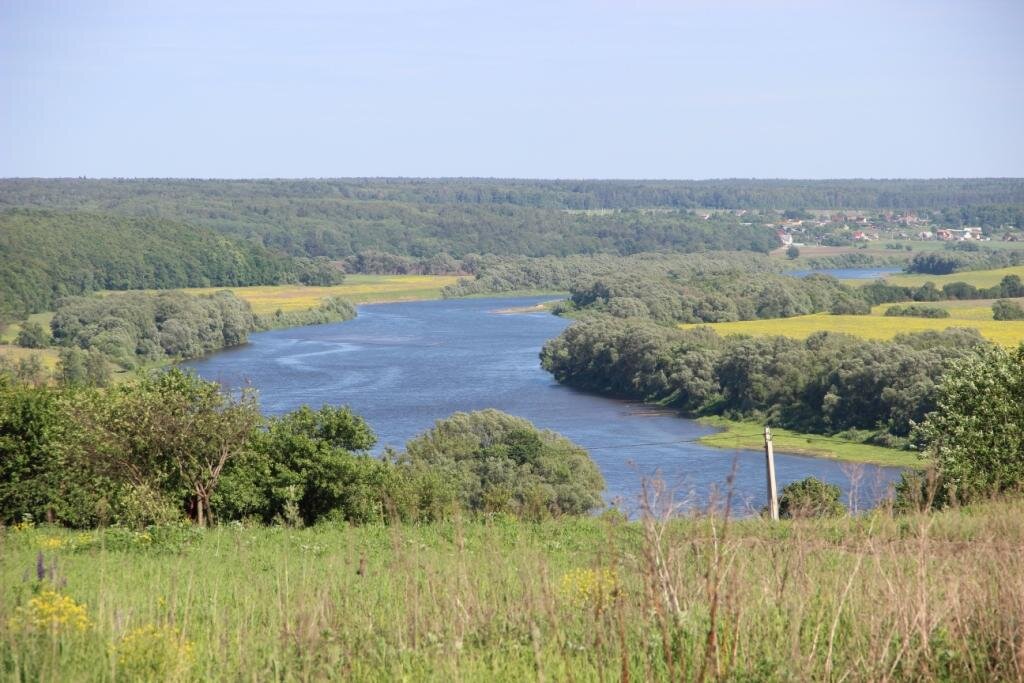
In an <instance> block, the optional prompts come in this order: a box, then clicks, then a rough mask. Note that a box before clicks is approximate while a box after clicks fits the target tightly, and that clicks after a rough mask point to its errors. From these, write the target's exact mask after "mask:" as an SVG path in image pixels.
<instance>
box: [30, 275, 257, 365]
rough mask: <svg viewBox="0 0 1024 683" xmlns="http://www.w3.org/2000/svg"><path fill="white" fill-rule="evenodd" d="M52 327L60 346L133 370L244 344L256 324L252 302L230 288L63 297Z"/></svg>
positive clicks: (51, 324)
mask: <svg viewBox="0 0 1024 683" xmlns="http://www.w3.org/2000/svg"><path fill="white" fill-rule="evenodd" d="M50 327H51V329H52V330H53V337H54V339H55V340H56V341H57V342H58V343H60V344H63V345H65V346H70V347H77V348H81V349H89V350H91V349H95V350H97V351H99V352H101V353H102V354H103V355H105V356H107V357H108V358H110V359H111V360H113V361H114V362H116V363H118V364H119V365H121V366H122V367H125V368H133V367H135V366H136V365H137V364H138V363H139V362H148V361H157V360H163V359H166V358H191V357H195V356H200V355H202V354H204V353H207V352H209V351H213V350H216V349H220V348H224V347H228V346H236V345H238V344H242V343H244V342H245V341H246V338H247V336H248V334H249V332H250V331H251V330H252V329H254V327H255V323H254V321H253V316H252V313H251V311H250V309H249V306H248V304H246V303H245V302H243V301H241V300H240V299H238V298H237V297H235V296H234V295H233V294H231V293H230V292H216V293H214V294H211V295H208V296H190V295H188V294H184V293H182V292H160V293H156V294H147V293H144V292H125V293H117V294H108V295H106V296H92V297H72V298H68V299H63V300H61V302H60V303H59V304H58V307H57V312H56V313H55V315H54V316H53V320H52V321H51V323H50Z"/></svg>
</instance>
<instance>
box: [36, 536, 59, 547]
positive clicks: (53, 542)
mask: <svg viewBox="0 0 1024 683" xmlns="http://www.w3.org/2000/svg"><path fill="white" fill-rule="evenodd" d="M39 547H40V548H42V549H43V550H59V549H60V548H63V547H64V539H62V538H58V537H56V536H47V537H46V538H44V539H43V540H42V541H40V542H39Z"/></svg>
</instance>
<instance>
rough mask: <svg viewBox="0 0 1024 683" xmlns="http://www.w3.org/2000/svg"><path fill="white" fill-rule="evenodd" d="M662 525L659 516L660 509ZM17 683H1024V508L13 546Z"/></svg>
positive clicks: (500, 521) (7, 542)
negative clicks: (348, 682)
mask: <svg viewBox="0 0 1024 683" xmlns="http://www.w3.org/2000/svg"><path fill="white" fill-rule="evenodd" d="M652 508H653V509H657V508H656V506H652ZM0 581H2V582H3V585H4V586H5V590H4V591H3V592H2V593H0V667H2V670H3V675H4V677H5V678H6V679H9V680H52V681H56V680H90V681H121V680H147V681H200V680H202V681H216V680H252V681H309V680H353V681H396V680H410V681H413V680H415V681H435V680H436V681H450V680H462V681H511V680H516V681H520V680H537V681H545V680H549V681H562V680H565V681H607V680H613V679H619V680H739V681H798V680H836V681H840V680H851V681H853V680H958V681H988V680H1022V679H1024V635H1022V633H1024V503H1022V502H1020V501H1016V502H1013V501H1005V502H993V503H988V504H984V505H981V506H979V507H976V508H971V509H963V510H949V511H945V512H942V513H938V514H934V515H911V516H907V517H896V516H893V515H891V514H889V513H888V512H887V511H885V510H880V511H876V512H874V513H870V514H867V515H860V516H856V517H841V518H835V519H826V520H789V521H783V522H781V523H776V524H772V523H770V522H767V521H765V520H763V519H760V518H748V519H743V520H738V521H730V520H726V519H724V518H723V517H721V516H702V517H695V518H685V519H676V520H673V521H669V522H665V521H663V520H662V519H661V518H659V517H655V516H651V515H648V516H646V517H645V518H644V519H643V520H641V521H632V522H625V521H623V520H622V518H621V516H619V515H617V514H605V515H603V516H602V517H583V518H564V519H556V520H548V521H545V522H539V523H525V522H520V521H516V520H514V519H513V518H510V517H506V516H502V515H496V516H489V517H482V518H476V519H464V520H459V519H455V520H453V521H450V522H447V523H436V524H430V525H409V526H403V525H395V526H363V527H346V526H317V527H313V528H309V529H292V528H283V527H269V528H268V527H263V528H246V527H243V526H237V525H236V526H228V527H220V528H214V529H211V530H207V531H202V530H199V529H197V528H193V527H189V526H180V527H174V526H172V527H157V528H149V529H146V530H138V531H132V530H126V529H120V528H108V529H104V530H98V531H85V532H76V531H66V530H60V529H54V528H46V527H38V528H33V527H32V526H31V525H25V524H23V525H21V526H19V527H12V528H6V529H2V531H0Z"/></svg>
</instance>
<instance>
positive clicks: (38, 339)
mask: <svg viewBox="0 0 1024 683" xmlns="http://www.w3.org/2000/svg"><path fill="white" fill-rule="evenodd" d="M50 341H51V340H50V335H49V334H48V333H47V332H46V330H44V329H43V326H42V325H40V324H39V323H34V322H26V323H22V324H21V330H20V331H19V332H18V336H17V337H16V338H15V340H14V343H15V344H17V345H18V346H20V347H22V348H26V349H45V348H46V347H47V346H49V345H50Z"/></svg>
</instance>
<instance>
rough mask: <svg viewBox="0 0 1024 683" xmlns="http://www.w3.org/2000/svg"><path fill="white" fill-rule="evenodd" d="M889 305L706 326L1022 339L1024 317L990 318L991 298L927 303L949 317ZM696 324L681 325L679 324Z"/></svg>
mask: <svg viewBox="0 0 1024 683" xmlns="http://www.w3.org/2000/svg"><path fill="white" fill-rule="evenodd" d="M997 282H998V280H997ZM890 305H891V304H883V305H881V306H876V307H874V308H873V309H872V311H871V315H870V316H863V315H831V314H829V313H815V314H812V315H800V316H795V317H792V318H771V319H765V320H740V321H736V322H726V323H712V324H710V325H708V327H710V328H712V329H714V330H715V331H716V332H718V333H719V334H722V335H729V334H747V335H752V336H768V335H782V336H786V337H793V338H795V339H805V338H807V337H809V336H810V335H812V334H814V333H815V332H841V333H844V334H851V335H854V336H857V337H862V338H864V339H892V338H893V337H895V336H896V335H897V334H905V333H910V332H928V331H938V330H945V329H947V328H950V327H968V328H973V329H976V330H978V332H980V333H981V334H982V335H983V336H984V337H985V338H986V339H989V340H991V341H993V342H995V343H997V344H1001V345H1003V346H1016V345H1017V344H1019V343H1020V342H1022V341H1024V321H1020V320H993V319H992V309H991V308H990V306H991V301H987V300H980V301H978V300H975V301H940V302H930V303H929V304H928V305H929V306H937V307H941V308H945V309H948V310H949V312H950V317H949V318H913V317H887V316H885V315H884V313H885V309H886V308H888V307H889V306H890ZM697 326H698V325H693V324H691V325H680V327H682V328H690V327H697Z"/></svg>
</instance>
